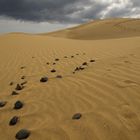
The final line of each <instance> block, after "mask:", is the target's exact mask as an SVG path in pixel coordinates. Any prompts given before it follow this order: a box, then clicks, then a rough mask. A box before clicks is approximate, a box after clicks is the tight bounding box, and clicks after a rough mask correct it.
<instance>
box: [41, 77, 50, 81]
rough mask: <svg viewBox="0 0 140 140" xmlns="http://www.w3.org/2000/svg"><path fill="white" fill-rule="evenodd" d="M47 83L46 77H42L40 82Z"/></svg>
mask: <svg viewBox="0 0 140 140" xmlns="http://www.w3.org/2000/svg"><path fill="white" fill-rule="evenodd" d="M47 81H48V77H42V78H41V79H40V82H47Z"/></svg>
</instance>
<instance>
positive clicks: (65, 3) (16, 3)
mask: <svg viewBox="0 0 140 140" xmlns="http://www.w3.org/2000/svg"><path fill="white" fill-rule="evenodd" d="M112 17H113V18H114V17H133V18H140V0H0V33H6V32H29V33H37V32H48V31H54V30H58V29H62V28H66V27H70V26H74V25H77V24H81V23H84V22H87V21H90V20H94V19H104V18H112Z"/></svg>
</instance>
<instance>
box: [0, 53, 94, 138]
mask: <svg viewBox="0 0 140 140" xmlns="http://www.w3.org/2000/svg"><path fill="white" fill-rule="evenodd" d="M78 55H80V54H78V53H77V54H76V56H78ZM83 55H85V53H83ZM74 57H75V56H74V55H72V56H70V57H68V56H64V58H74ZM32 58H35V57H32ZM58 61H60V59H58V58H56V59H55V62H53V63H52V65H56V64H57V62H58ZM93 62H95V60H94V59H91V60H89V62H83V63H82V64H81V65H80V66H77V67H76V68H75V69H74V70H73V72H72V74H75V73H76V72H79V71H82V70H84V69H85V68H87V67H88V63H93ZM46 64H47V65H50V64H51V63H50V62H47V63H46ZM25 68H26V66H22V67H20V69H25ZM50 72H51V73H56V72H57V71H56V70H55V69H52V70H51V71H50ZM20 78H21V79H22V80H25V79H26V76H22V77H20ZM55 78H63V76H62V75H57V76H56V77H55ZM48 80H49V78H48V77H42V78H41V79H40V82H41V83H45V82H48ZM26 84H27V81H24V82H22V83H20V84H17V85H16V87H15V90H13V91H12V93H11V95H12V96H17V95H19V94H20V93H19V91H21V90H23V89H24V88H25V85H26ZM9 85H10V86H13V85H14V82H10V84H9ZM7 103H8V102H7V101H0V108H3V107H5V106H6V104H7ZM23 107H24V103H23V102H22V101H20V100H18V101H16V102H15V103H14V107H13V109H14V110H20V109H22V108H23ZM81 117H82V114H81V113H76V114H74V115H73V116H72V119H73V120H79V119H80V118H81ZM19 120H20V117H19V116H13V117H12V118H11V120H10V121H9V126H14V125H16V124H17V123H18V122H19ZM30 135H31V131H30V130H27V129H21V130H19V131H18V132H17V133H16V135H15V138H16V139H18V140H23V139H27V138H28V137H29V136H30Z"/></svg>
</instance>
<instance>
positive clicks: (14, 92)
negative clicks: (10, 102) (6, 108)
mask: <svg viewBox="0 0 140 140" xmlns="http://www.w3.org/2000/svg"><path fill="white" fill-rule="evenodd" d="M18 94H19V93H17V92H16V91H12V94H11V95H18Z"/></svg>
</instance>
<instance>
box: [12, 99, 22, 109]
mask: <svg viewBox="0 0 140 140" xmlns="http://www.w3.org/2000/svg"><path fill="white" fill-rule="evenodd" d="M22 107H23V103H22V102H21V101H16V103H15V105H14V109H21V108H22Z"/></svg>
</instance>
